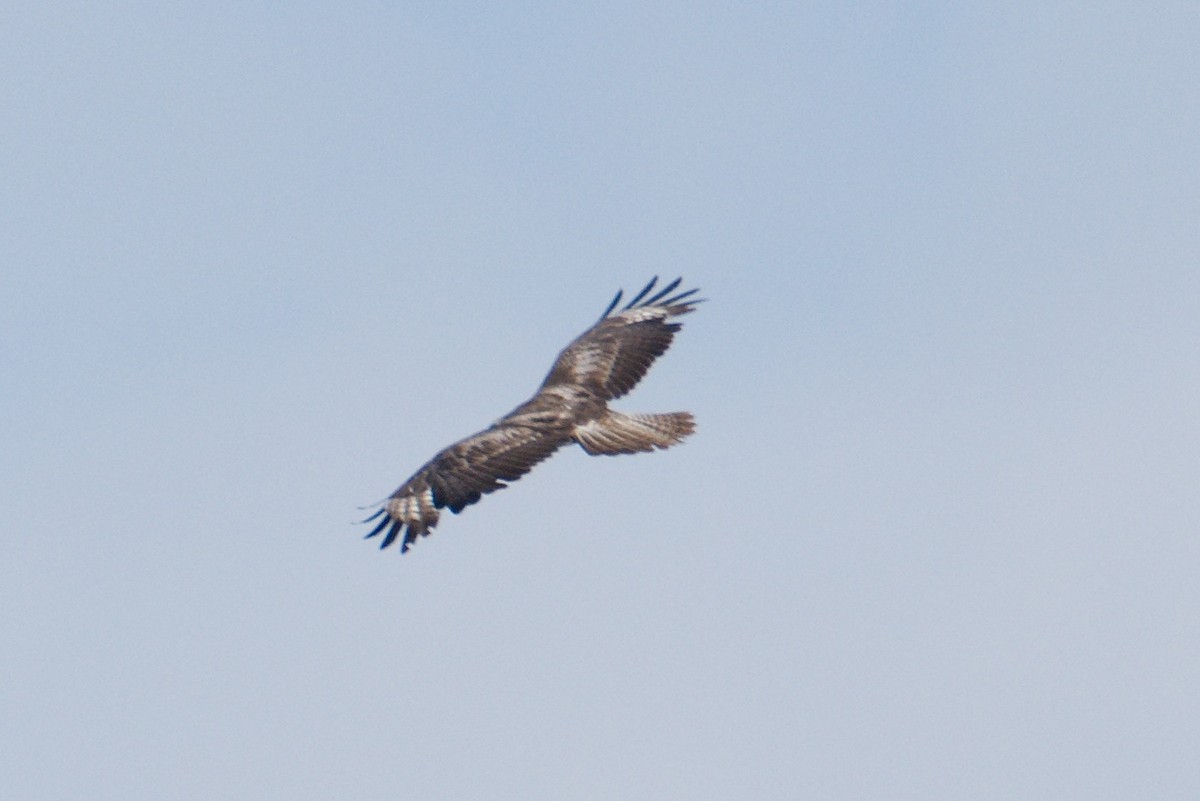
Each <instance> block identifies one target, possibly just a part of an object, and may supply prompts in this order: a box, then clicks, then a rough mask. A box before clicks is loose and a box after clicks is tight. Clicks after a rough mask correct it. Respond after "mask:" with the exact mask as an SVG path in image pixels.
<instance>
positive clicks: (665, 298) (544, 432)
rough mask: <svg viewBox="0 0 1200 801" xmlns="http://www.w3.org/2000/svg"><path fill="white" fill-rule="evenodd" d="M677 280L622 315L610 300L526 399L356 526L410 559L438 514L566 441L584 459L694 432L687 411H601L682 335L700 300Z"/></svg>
mask: <svg viewBox="0 0 1200 801" xmlns="http://www.w3.org/2000/svg"><path fill="white" fill-rule="evenodd" d="M681 281H682V279H679V278H676V279H675V280H674V281H671V282H670V283H668V284H667V285H666V286H663V287H661V288H659V289H658V291H657V292H654V289H655V286H656V285H657V283H658V278H657V277H655V278H652V279H651V280H650V282H649V283H648V284H646V286H645V287H644V288H643V289H642V291H641V292H639V293H638V294H637V295H636V296H634V298H633V299H632V300H630V301H629V302H628V303H627V304H626V305H625V306H623V307H621V308H620V310H617V306H618V304H619V303H620V302H621V298H622V295H623V293H622V292H617V295H616V297H614V298H613V300H612V303H610V304H609V306H608V308H607V309H605V311H604V314H602V315H601V316H600V319H599V321H597V322H596V324H595V325H593V326H592V327H591V328H589V329H588V330H587V331H585V332H584V333H582V334H581V335H580V336H578V337H577V338H576V339H575V341H573V342H572V343H571V344H569V345H567V347H565V348H563V350H562V352H561V353H559V355H558V358H557V359H556V360H555V361H554V365H553V366H552V367H551V368H550V372H549V374H548V375H547V376H546V380H545V381H543V382H542V385H541V387H540V388H539V389H538V391H537V393H536V394H535V395H534V396H533V397H532V398H530V399H529V400H528V401H526V402H525V403H523V404H521V405H520V406H518V407H517V408H516V409H513V410H512V411H511V412H509V413H508V414H506V415H505V416H504V417H502V418H500V419H499V420H498V421H497V422H496V423H494V424H493V425H491V426H489V427H488V428H486V429H484V430H483V431H480V432H479V433H477V434H473V435H471V436H469V437H467V438H466V439H464V440H461V441H459V442H456V443H454V444H453V445H451V446H450V447H448V448H446V449H445V450H443V451H441V452H440V453H438V454H437V455H436V456H434V457H433V458H432V459H430V460H429V461H428V462H426V463H425V464H424V465H423V466H422V467H421V468H420V469H419V470H417V472H416V473H414V474H413V475H412V477H411V478H409V479H408V481H405V482H404V483H403V484H401V485H400V487H399V488H398V489H397V490H396V491H395V492H393V493H392V494H391V495H390V496H389V497H388V499H387V500H386V501H384V503H383V505H382V506H381V507H380V509H379V510H378V511H376V512H375V514H373V515H371V516H370V517H368V518H367V520H365V521H363V522H369V521H374V520H378V523H376V525H375V528H374V529H373V530H372V531H371V532H370V533H369V534H367V537H368V538H370V537H375V536H377V535H380V534H383V541H382V542H381V543H380V547H381V548H386V547H387V546H388V545H391V544H392V543H393V542H395V541H396V540H400V543H401V544H400V550H401V551H402V552H403V551H407V550H408V548H409V546H411V545H412V544H413V543H414V542H415V541H416V540H417V538H418V537H423V536H425V535H427V534H429V532H430V530H431V529H433V527H434V526H436V525H437V522H438V517H439V515H440V513H439V511H438V510H440V509H449V510H450V511H451V512H454V513H456V514H457V513H458V512H461V511H462V510H463V509H465V508H466V507H467V506H470V505H471V504H473V503H475V502H476V501H478V500H479V499H480V498H481V497H483V496H484V495H486V494H487V493H489V492H495V491H496V490H498V489H503V488H504V487H506V486H508V485H507V484H506V483H505V482H511V481H516V480H517V479H519V478H520V477H521V476H523V475H525V474H526V473H528V472H529V471H530V470H531V469H532V468H533V466H534V465H536V464H537V463H538V462H540V461H542V460H543V459H545V458H547V457H548V456H550V455H551V454H553V453H554V452H555V451H556V450H558V449H559V448H561V447H562V446H564V445H567V444H569V443H571V442H576V443H578V444H579V445H580V447H582V448H583V449H584V451H586V452H587V453H589V454H592V455H609V456H613V455H617V454H621V453H639V452H645V451H651V450H654V449H655V448H668V447H670V446H671V445H675V444H676V443H679V442H681V441H682V440H683V438H684V437H686V436H687V435H689V434H691V433H692V432H693V431H694V430H695V423H694V421H693V419H692V415H691V414H690V413H688V412H673V413H669V414H623V413H621V412H618V411H615V410H613V409H610V408H608V402H609V401H610V400H613V399H615V398H619V397H621V396H622V395H625V394H626V393H628V392H629V391H630V390H632V389H633V388H634V386H636V385H637V383H638V382H639V381H641V380H642V378H643V377H644V376H645V375H646V371H647V370H649V369H650V365H651V364H652V363H653V362H654V360H655V359H657V358H658V357H659V356H661V355H662V354H663V353H665V352H666V350H667V348H669V347H670V346H671V340H672V339H673V338H674V337H675V334H676V333H677V332H678V331H679V329H680V328H681V327H682V326H681V324H680V323H677V322H672V320H673V319H674V318H676V317H679V316H681V315H684V314H687V313H688V312H691V311H693V310H694V309H695V306H696V304H697V303H701V302H702V300H701V299H698V298H695V297H694V295H695V294H696V292H697V291H698V290H696V289H690V290H686V291H684V292H676V289H677V288H678V286H679V284H680V283H681ZM652 292H653V294H651V293H652ZM673 293H674V294H673Z"/></svg>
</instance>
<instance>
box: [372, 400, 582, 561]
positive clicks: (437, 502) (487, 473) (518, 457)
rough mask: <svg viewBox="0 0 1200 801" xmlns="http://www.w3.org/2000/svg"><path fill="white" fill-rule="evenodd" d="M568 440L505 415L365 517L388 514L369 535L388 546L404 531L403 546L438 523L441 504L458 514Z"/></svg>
mask: <svg viewBox="0 0 1200 801" xmlns="http://www.w3.org/2000/svg"><path fill="white" fill-rule="evenodd" d="M566 442H567V439H566V438H564V437H563V436H562V435H561V434H556V433H553V432H548V431H541V430H538V429H534V428H530V427H528V426H521V425H512V424H509V423H506V422H505V421H504V420H501V421H500V422H498V423H496V424H495V425H494V426H492V427H491V428H488V429H487V430H485V431H481V432H479V433H478V434H475V435H473V436H470V437H467V438H466V439H464V440H462V441H460V442H456V443H455V444H453V445H451V446H450V447H449V448H446V449H445V450H443V451H442V452H441V453H439V454H438V455H437V456H434V457H433V458H432V459H430V460H429V461H428V462H427V463H426V464H425V465H424V466H423V467H422V468H421V469H420V470H418V471H417V472H416V473H414V474H413V476H412V478H410V479H409V480H408V481H406V482H404V484H402V485H401V486H400V488H399V489H397V490H396V491H395V492H393V493H392V494H391V496H389V497H388V499H387V500H386V501H385V502H384V503H383V507H382V508H381V509H380V510H379V511H377V512H376V513H375V514H373V515H371V516H370V517H368V518H367V520H364V521H363V522H364V523H365V522H368V521H370V520H375V519H376V518H382V519H380V520H379V523H378V524H377V525H376V526H375V529H374V530H373V531H371V533H370V534H368V535H367V537H368V538H370V537H374V536H375V535H377V534H381V533H383V532H384V531H385V530H386V532H387V533H386V534H384V537H383V542H382V543H381V544H380V546H379V547H381V548H386V547H387V546H389V545H391V544H392V542H393V541H395V540H396V539H397V538H400V537H401V536H402V537H403V539H402V540H401V548H400V550H401V551H407V550H408V548H409V546H410V545H412V544H413V543H414V542H415V541H416V539H417V537H422V536H425V535H427V534H428V533H429V531H430V529H432V528H433V527H434V526H436V525H437V522H438V517H439V512H438V510H439V509H442V508H447V507H448V508H449V509H450V511H451V512H454V513H455V514H457V513H458V512H460V511H462V510H463V509H464V508H465V507H467V506H470V505H471V504H473V503H475V502H476V501H478V500H479V499H480V498H481V497H482V496H484V495H486V494H487V493H489V492H495V491H496V490H498V489H504V488H505V487H507V486H508V484H506V483H504V482H506V481H516V480H517V479H519V478H520V477H521V476H523V475H525V474H526V473H528V472H529V471H530V469H532V468H533V466H534V465H536V464H537V463H538V462H540V461H542V460H543V459H545V458H546V457H548V456H550V455H551V454H552V453H554V452H555V451H556V450H558V449H559V448H560V447H562V445H564V444H566Z"/></svg>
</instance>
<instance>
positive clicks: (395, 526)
mask: <svg viewBox="0 0 1200 801" xmlns="http://www.w3.org/2000/svg"><path fill="white" fill-rule="evenodd" d="M402 528H404V521H403V520H394V521H392V527H391V528H390V529H388V533H387V535H385V536H384V538H383V542H381V543H379V547H380V549H383V548H386V547H388V546H389V545H391V544H392V543H393V542H395V541H396V536H397V535H398V534H399V533H400V530H401V529H402Z"/></svg>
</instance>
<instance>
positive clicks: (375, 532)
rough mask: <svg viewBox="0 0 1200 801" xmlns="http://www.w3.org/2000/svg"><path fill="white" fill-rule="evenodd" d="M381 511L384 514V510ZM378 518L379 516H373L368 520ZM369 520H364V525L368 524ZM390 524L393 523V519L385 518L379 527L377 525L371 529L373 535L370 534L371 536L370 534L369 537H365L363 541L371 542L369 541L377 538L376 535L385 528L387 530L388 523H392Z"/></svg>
mask: <svg viewBox="0 0 1200 801" xmlns="http://www.w3.org/2000/svg"><path fill="white" fill-rule="evenodd" d="M379 511H380V512H382V511H383V510H382V509H380V510H379ZM378 516H379V515H371V517H368V518H367V520H371V519H372V518H375V517H378ZM367 520H364V521H363V522H364V523H366V522H367ZM390 522H392V519H391V518H390V517H385V518H383V519H382V520H380V521H379V525H377V526H376V527H375V528H373V529H371V533H370V534H368V535H367V536H365V537H363V539H364V540H369V539H371V537H374V536H375V535H377V534H378V533H379V532H381V531H383V530H384V529H385V528H387V524H388V523H390Z"/></svg>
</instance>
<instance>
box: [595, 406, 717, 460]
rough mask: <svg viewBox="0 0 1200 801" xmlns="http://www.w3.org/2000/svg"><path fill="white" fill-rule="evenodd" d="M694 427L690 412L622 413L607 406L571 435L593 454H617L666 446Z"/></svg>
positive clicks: (685, 434)
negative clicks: (599, 414)
mask: <svg viewBox="0 0 1200 801" xmlns="http://www.w3.org/2000/svg"><path fill="white" fill-rule="evenodd" d="M695 430H696V423H695V421H694V420H693V418H692V415H691V414H690V413H689V412H670V413H667V414H623V413H621V412H616V411H613V410H612V409H606V410H605V412H604V414H602V415H601V416H600V417H597V418H596V419H594V420H589V421H588V422H586V423H583V424H582V425H578V426H576V427H575V431H574V437H575V441H576V442H578V443H579V446H580V447H581V448H583V449H584V450H585V451H587V452H588V453H589V454H591V455H592V456H601V455H603V456H616V455H617V454H621V453H645V452H647V451H652V450H654V449H655V448H660V449H664V448H669V447H671V446H672V445H677V444H679V443H680V442H682V441H683V438H684V437H686V436H687V435H688V434H691V433H692V432H693V431H695Z"/></svg>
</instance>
